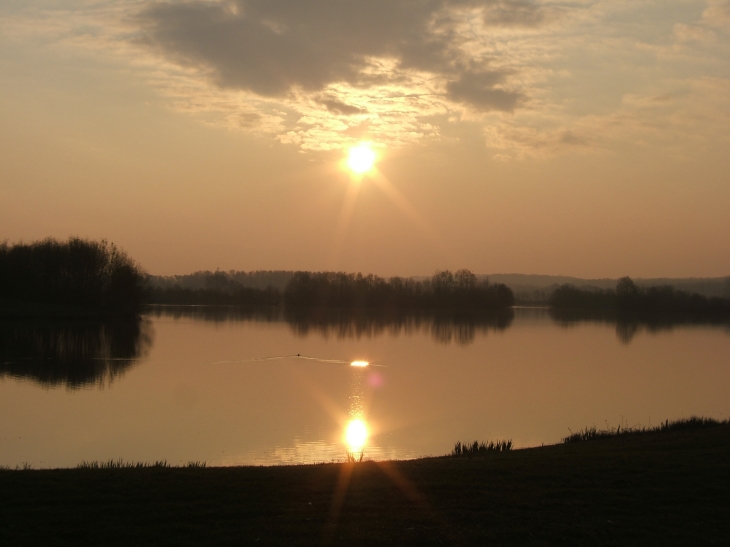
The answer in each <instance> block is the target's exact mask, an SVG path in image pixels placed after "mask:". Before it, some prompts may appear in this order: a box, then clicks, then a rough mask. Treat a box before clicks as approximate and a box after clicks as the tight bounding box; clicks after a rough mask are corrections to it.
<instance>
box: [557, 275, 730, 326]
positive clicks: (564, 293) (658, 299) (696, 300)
mask: <svg viewBox="0 0 730 547" xmlns="http://www.w3.org/2000/svg"><path fill="white" fill-rule="evenodd" d="M549 305H550V306H551V307H553V308H555V309H561V310H586V311H597V312H599V311H609V312H615V313H618V314H621V315H667V314H674V315H695V316H725V317H730V298H721V297H716V296H715V297H706V296H702V295H700V294H697V293H689V292H686V291H681V290H678V289H676V288H674V287H672V286H669V285H663V286H656V287H638V286H636V284H635V283H634V282H633V281H632V280H631V278H629V277H622V278H621V279H619V280H618V283H617V284H616V288H615V289H613V290H612V289H586V288H578V287H575V286H573V285H562V286H560V287H558V288H557V289H555V291H554V292H553V293H552V295H551V296H550V299H549Z"/></svg>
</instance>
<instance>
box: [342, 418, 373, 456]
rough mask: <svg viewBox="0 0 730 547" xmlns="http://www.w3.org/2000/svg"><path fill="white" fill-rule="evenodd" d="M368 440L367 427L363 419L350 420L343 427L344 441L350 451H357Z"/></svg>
mask: <svg viewBox="0 0 730 547" xmlns="http://www.w3.org/2000/svg"><path fill="white" fill-rule="evenodd" d="M367 440H368V428H367V426H366V425H365V422H364V421H363V420H352V421H351V422H350V423H348V424H347V428H346V429H345V441H347V446H348V448H349V449H350V451H351V452H359V451H361V450H362V449H363V447H364V446H365V441H367Z"/></svg>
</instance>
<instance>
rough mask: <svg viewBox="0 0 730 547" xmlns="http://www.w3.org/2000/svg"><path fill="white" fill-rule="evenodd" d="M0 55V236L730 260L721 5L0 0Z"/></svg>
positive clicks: (555, 269)
mask: <svg viewBox="0 0 730 547" xmlns="http://www.w3.org/2000/svg"><path fill="white" fill-rule="evenodd" d="M0 71H1V73H2V75H3V77H2V78H0V240H8V241H9V242H11V243H12V242H18V241H26V242H28V241H32V240H35V239H39V238H43V237H46V236H54V237H58V238H66V237H68V236H70V235H79V236H82V237H89V238H94V239H99V238H107V239H109V240H111V241H114V242H115V243H117V244H118V245H120V246H121V247H123V248H124V249H126V250H127V251H128V252H129V253H130V254H131V255H132V256H133V257H134V258H136V259H137V260H138V261H139V262H140V263H141V265H142V266H143V267H144V268H146V269H147V270H148V271H149V272H151V273H155V274H173V273H187V272H191V271H196V270H201V269H215V268H217V267H219V268H221V269H226V270H227V269H239V270H257V269H308V270H322V269H341V270H347V271H363V272H373V273H377V274H380V275H386V276H387V275H425V274H430V273H432V272H433V271H434V270H435V269H437V268H452V269H455V268H461V267H466V268H470V269H471V270H473V271H475V272H477V273H497V272H505V273H506V272H521V273H544V274H566V275H574V276H580V277H616V276H620V275H631V276H634V277H659V276H721V275H728V274H730V214H728V208H729V207H728V206H730V176H729V175H728V173H730V159H728V156H729V154H728V150H730V146H729V145H730V142H729V141H730V138H729V134H728V130H727V129H728V127H730V2H727V1H715V0H711V1H693V0H677V1H669V2H667V1H661V2H660V1H648V0H632V1H622V0H612V1H600V0H596V1H589V0H575V1H572V2H571V1H568V2H560V3H558V2H548V1H534V2H530V1H528V0H522V1H519V2H518V1H509V0H438V1H437V0H423V1H419V2H415V1H412V0H387V1H385V0H373V1H371V2H354V1H352V2H348V1H339V2H332V1H330V0H309V1H308V2H302V1H301V0H266V1H264V0H237V1H226V2H218V1H209V0H206V1H203V0H194V1H192V2H187V3H179V2H178V3H164V2H163V3H160V2H152V1H149V0H137V1H121V0H87V1H81V0H78V1H69V0H61V1H55V2H51V1H46V0H24V1H19V0H7V1H5V2H3V3H2V6H0ZM361 141H368V142H372V146H373V149H374V150H375V151H376V152H377V155H378V161H377V163H376V168H375V170H374V171H373V172H370V173H367V174H365V176H363V177H362V180H360V181H359V182H358V181H356V180H355V179H354V177H353V176H352V174H351V173H350V172H349V171H348V170H347V169H346V168H345V166H344V162H343V159H344V158H345V157H346V156H347V151H348V149H349V148H350V147H351V146H354V145H356V144H357V143H359V142H361Z"/></svg>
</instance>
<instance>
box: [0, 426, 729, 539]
mask: <svg viewBox="0 0 730 547" xmlns="http://www.w3.org/2000/svg"><path fill="white" fill-rule="evenodd" d="M729 456H730V427H729V426H727V425H722V426H718V427H708V428H701V429H691V430H668V431H662V432H652V433H646V434H635V435H619V436H613V437H609V438H597V439H595V440H592V441H589V442H569V443H565V444H561V445H555V446H548V447H541V448H534V449H526V450H507V451H488V452H487V453H486V454H484V455H480V456H475V457H463V456H462V457H443V458H430V459H423V460H415V461H406V462H383V463H374V462H362V463H355V464H322V465H311V466H292V467H268V468H256V467H239V468H201V467H189V468H165V467H162V466H158V467H148V468H135V467H130V468H125V467H117V468H93V466H87V468H84V469H66V470H40V471H33V470H30V471H22V470H21V471H0V492H2V494H3V495H2V496H0V537H2V538H3V545H30V544H42V545H79V544H97V545H100V544H105V545H196V546H198V545H241V544H255V545H321V544H337V545H374V544H378V545H383V544H388V545H485V544H488V543H493V544H497V545H511V544H519V545H553V544H560V545H713V544H726V543H727V541H728V538H730V464H729V463H728V462H729V461H730V458H729Z"/></svg>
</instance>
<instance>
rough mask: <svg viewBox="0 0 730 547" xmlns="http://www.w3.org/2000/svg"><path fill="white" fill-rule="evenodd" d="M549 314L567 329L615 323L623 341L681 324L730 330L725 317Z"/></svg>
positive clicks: (559, 311) (600, 313) (552, 312)
mask: <svg viewBox="0 0 730 547" xmlns="http://www.w3.org/2000/svg"><path fill="white" fill-rule="evenodd" d="M548 313H549V314H550V317H551V318H552V319H553V320H554V321H555V322H557V323H558V324H559V325H561V326H562V327H565V328H569V327H572V326H574V325H578V324H580V323H603V324H608V325H615V327H616V337H617V338H618V339H619V340H620V341H621V342H623V343H624V344H629V343H631V341H632V340H633V339H634V337H635V336H636V335H637V334H638V333H639V332H641V331H644V330H645V331H647V332H649V333H658V332H662V331H664V332H670V331H671V330H673V329H674V328H675V327H682V326H690V325H697V326H713V325H714V326H716V327H723V328H724V329H725V331H726V332H728V333H730V322H729V321H728V320H727V319H726V318H722V317H720V318H718V317H712V316H709V317H707V316H689V317H688V316H686V315H678V314H674V315H673V314H669V313H667V314H662V315H658V314H655V315H651V314H645V315H641V316H625V315H621V314H618V313H612V312H610V311H600V310H599V311H586V310H560V309H555V308H550V309H549V311H548Z"/></svg>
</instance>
